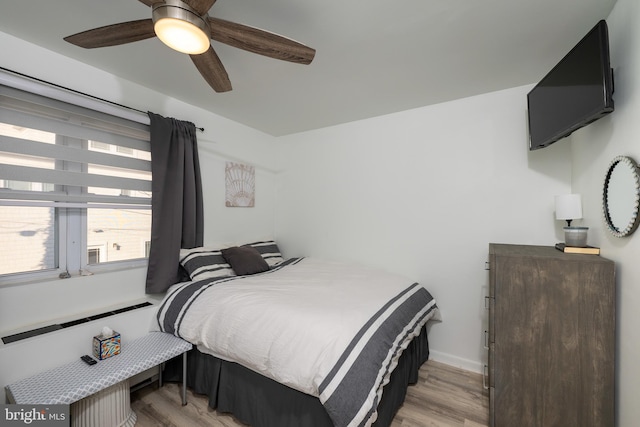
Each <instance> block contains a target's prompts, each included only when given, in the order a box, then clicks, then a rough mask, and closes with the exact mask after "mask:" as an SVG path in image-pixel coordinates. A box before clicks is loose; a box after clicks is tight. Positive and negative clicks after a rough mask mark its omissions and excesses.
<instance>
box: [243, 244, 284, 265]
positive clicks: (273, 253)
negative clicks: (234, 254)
mask: <svg viewBox="0 0 640 427" xmlns="http://www.w3.org/2000/svg"><path fill="white" fill-rule="evenodd" d="M242 246H251V247H252V248H255V249H256V250H257V251H258V252H259V253H260V255H261V256H262V258H264V260H265V261H267V264H269V267H273V266H275V265H277V264H280V263H281V262H282V260H283V258H282V254H281V253H280V249H279V248H278V245H277V244H276V242H274V241H273V240H265V241H262V242H254V243H248V244H246V245H242Z"/></svg>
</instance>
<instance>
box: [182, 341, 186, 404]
mask: <svg viewBox="0 0 640 427" xmlns="http://www.w3.org/2000/svg"><path fill="white" fill-rule="evenodd" d="M186 404H187V352H186V351H185V352H184V353H182V406H184V405H186Z"/></svg>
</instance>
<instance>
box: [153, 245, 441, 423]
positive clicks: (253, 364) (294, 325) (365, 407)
mask: <svg viewBox="0 0 640 427" xmlns="http://www.w3.org/2000/svg"><path fill="white" fill-rule="evenodd" d="M291 261H292V260H290V261H289V262H290V264H288V265H286V266H283V267H282V268H280V269H276V271H274V270H272V271H270V272H267V273H263V274H258V275H252V276H243V277H236V278H233V279H223V280H220V281H217V282H211V283H208V284H207V285H206V286H202V284H200V285H199V286H198V290H197V291H193V290H191V291H186V288H185V287H187V286H189V285H192V283H193V282H190V283H187V284H181V285H176V286H175V287H174V288H172V289H171V290H170V291H169V292H168V294H167V297H166V299H165V302H164V303H163V304H162V305H161V307H160V310H159V313H158V321H159V325H160V327H161V329H163V330H165V331H167V332H173V333H175V334H176V335H178V336H180V337H182V338H183V339H185V340H187V341H189V342H191V343H193V344H195V345H197V346H198V348H199V350H200V351H202V352H205V353H209V354H212V355H214V356H216V357H219V358H222V359H225V360H229V361H234V362H237V363H240V364H241V365H243V366H245V367H247V368H250V369H252V370H254V371H256V372H258V373H260V374H262V375H264V376H266V377H269V378H272V379H274V380H276V381H278V382H280V383H282V384H286V385H287V386H290V387H292V388H294V389H297V390H299V391H301V392H304V393H307V394H310V395H313V396H317V397H319V398H320V401H321V402H323V404H325V403H327V401H329V400H331V398H332V396H333V395H334V393H335V392H336V390H337V389H338V388H339V387H340V386H341V383H343V382H345V379H346V380H348V381H353V380H354V379H348V378H347V375H348V374H347V373H348V371H349V369H350V368H351V367H352V366H354V364H356V362H357V363H360V364H362V363H363V362H364V364H366V365H370V364H371V362H370V361H369V360H368V359H369V358H370V357H369V352H371V351H372V350H371V348H372V347H369V348H368V349H367V351H366V352H364V351H363V349H364V348H365V346H367V345H368V346H372V345H373V344H371V341H372V337H376V338H375V339H376V340H377V339H378V338H377V335H380V337H381V339H382V340H383V341H391V342H385V343H384V346H385V347H386V348H387V350H385V352H386V353H387V354H385V355H384V357H383V358H382V359H383V360H381V361H380V360H378V361H375V363H376V365H380V366H376V367H375V369H376V372H374V373H372V374H371V375H373V376H375V380H372V381H374V383H375V386H374V387H372V388H371V390H368V391H367V392H366V397H364V400H365V403H364V404H362V405H361V407H359V408H357V410H352V411H351V412H353V414H351V415H346V416H342V415H337V416H336V417H337V418H339V420H336V419H335V418H334V416H333V415H332V413H331V411H332V410H331V408H328V412H329V414H330V416H332V418H334V422H337V424H336V425H361V423H364V424H362V425H368V424H370V423H372V422H373V421H374V420H375V407H374V408H373V410H372V409H371V406H375V405H377V401H378V400H379V398H380V395H381V393H382V387H383V386H384V384H385V383H386V382H387V379H388V376H389V375H390V373H391V371H392V370H393V368H395V364H396V362H397V359H398V358H399V356H400V354H401V352H402V350H403V349H404V348H406V346H407V345H408V343H409V342H410V341H411V339H412V338H413V337H415V336H416V335H417V334H419V332H420V329H421V327H422V326H423V325H424V323H426V322H427V320H428V319H429V318H430V317H432V316H434V315H437V307H436V306H435V301H434V300H433V299H430V298H431V296H430V295H428V292H426V291H425V290H424V288H423V287H422V286H420V285H417V284H413V285H412V284H411V282H410V281H409V280H408V279H406V278H404V277H402V276H397V275H393V274H389V273H385V272H383V271H380V270H374V269H369V268H364V267H362V266H359V267H358V268H354V266H353V265H348V264H344V263H338V262H328V261H323V260H317V259H312V258H305V259H297V260H295V261H294V262H291ZM285 263H286V262H285ZM196 283H197V282H196ZM181 290H182V291H183V293H184V295H183V296H180V297H178V296H179V295H180V291H181ZM423 293H426V294H427V295H428V298H426V297H424V296H422V294H423ZM418 294H420V296H422V299H421V300H420V302H417V299H418V296H419V295H418ZM185 295H186V296H185ZM180 298H182V299H185V301H184V302H185V303H184V304H183V303H182V302H181V303H180V304H176V303H175V301H172V300H173V299H176V300H177V299H180ZM412 298H413V299H415V300H416V302H411V301H410V300H411V299H412ZM427 299H430V300H429V301H427ZM172 303H174V304H173V305H174V306H175V307H173V308H170V307H171V306H172ZM410 303H411V304H410ZM403 304H405V305H414V306H415V305H416V304H417V308H416V309H415V310H414V312H411V313H409V314H407V313H404V314H403V316H404V318H405V319H406V320H403V322H406V321H407V320H409V321H408V322H407V323H406V325H401V326H399V327H398V325H395V326H394V328H395V329H394V332H393V333H392V335H389V334H388V333H386V332H385V331H386V329H390V328H391V327H390V326H388V325H387V323H394V322H395V323H397V322H396V321H395V320H393V319H392V320H389V319H391V318H392V317H393V316H397V314H394V313H396V312H397V311H401V310H398V309H399V308H400V307H402V306H403ZM178 307H179V308H178ZM402 310H404V311H406V309H402ZM398 318H400V317H399V316H398ZM385 322H387V323H385ZM385 325H386V326H385ZM383 326H384V327H383ZM172 329H173V330H172ZM382 332H385V333H382ZM376 345H377V344H376ZM363 359H364V360H363ZM380 362H382V364H381V363H380ZM358 369H360V368H358ZM351 375H354V374H351ZM351 393H352V392H351V391H348V392H346V394H351ZM333 400H343V398H342V397H340V398H339V399H338V398H337V397H334V399H333ZM342 404H343V403H338V406H340V405H342ZM358 405H360V403H358ZM325 406H326V405H325ZM338 410H339V409H338ZM343 418H344V419H345V420H346V421H343V420H342V419H343Z"/></svg>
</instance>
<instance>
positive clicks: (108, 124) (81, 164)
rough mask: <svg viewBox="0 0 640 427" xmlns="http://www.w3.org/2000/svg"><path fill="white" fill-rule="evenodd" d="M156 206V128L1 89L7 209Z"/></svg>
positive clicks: (2, 188)
mask: <svg viewBox="0 0 640 427" xmlns="http://www.w3.org/2000/svg"><path fill="white" fill-rule="evenodd" d="M3 129H4V131H3ZM150 204H151V158H150V144H149V127H148V125H145V124H141V123H138V122H134V121H131V120H127V119H124V118H120V117H115V116H112V115H109V114H105V113H102V112H98V111H95V110H91V109H88V108H85V107H81V106H78V105H73V104H69V103H66V102H63V101H59V100H55V99H51V98H47V97H44V96H41V95H38V94H34V93H30V92H25V91H22V90H20V89H16V88H12V87H8V86H3V85H0V205H17V206H55V207H84V208H109V209H117V208H123V207H126V208H127V209H139V208H142V209H149V208H150Z"/></svg>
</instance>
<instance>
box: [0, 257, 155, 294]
mask: <svg viewBox="0 0 640 427" xmlns="http://www.w3.org/2000/svg"><path fill="white" fill-rule="evenodd" d="M147 261H148V260H147V259H146V258H144V259H137V260H130V261H115V262H110V263H103V264H95V265H90V266H87V267H86V268H85V269H83V270H80V271H79V272H76V273H75V274H70V275H69V276H67V277H64V274H65V273H66V271H65V270H63V269H56V270H47V271H38V272H29V273H16V274H11V275H6V276H4V277H0V288H2V287H9V286H19V285H26V284H33V283H43V282H52V281H56V280H62V279H75V278H79V277H87V276H93V275H95V274H104V273H110V272H116V271H123V270H131V269H137V268H146V267H147Z"/></svg>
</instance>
